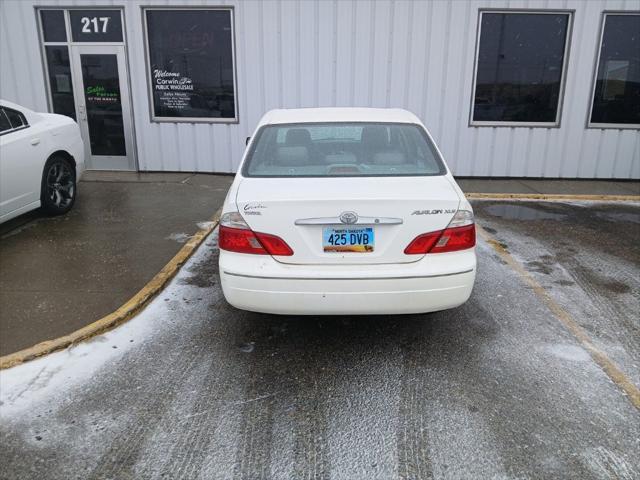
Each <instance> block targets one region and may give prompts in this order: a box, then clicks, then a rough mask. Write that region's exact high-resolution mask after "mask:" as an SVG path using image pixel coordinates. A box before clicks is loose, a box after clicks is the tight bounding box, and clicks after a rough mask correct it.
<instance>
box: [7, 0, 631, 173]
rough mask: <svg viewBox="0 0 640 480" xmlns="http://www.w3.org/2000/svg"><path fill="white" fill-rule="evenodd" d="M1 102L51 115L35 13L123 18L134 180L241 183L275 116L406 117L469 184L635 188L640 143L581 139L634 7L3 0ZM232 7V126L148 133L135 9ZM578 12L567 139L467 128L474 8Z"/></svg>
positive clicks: (578, 0) (527, 0)
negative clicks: (166, 175) (198, 176)
mask: <svg viewBox="0 0 640 480" xmlns="http://www.w3.org/2000/svg"><path fill="white" fill-rule="evenodd" d="M0 2H1V6H0V9H1V11H0V62H1V69H0V70H1V74H0V96H1V97H2V98H5V99H7V100H11V101H15V102H16V103H19V104H22V105H25V106H27V107H30V108H33V109H36V110H41V111H46V110H47V100H46V90H45V83H44V82H45V80H44V74H43V71H42V62H41V54H40V49H39V44H38V34H37V30H36V20H35V9H34V7H35V6H56V5H60V6H77V7H90V6H96V5H100V6H109V5H112V6H124V15H125V28H126V38H127V51H128V61H129V69H130V76H131V90H132V91H131V95H132V99H133V110H134V117H135V118H134V121H135V129H136V143H137V149H138V163H139V168H140V170H167V171H204V172H232V171H235V169H236V167H237V165H238V162H239V160H240V157H241V155H242V152H243V150H244V144H245V143H244V139H245V137H246V136H248V135H250V134H251V132H252V130H253V128H254V127H255V125H256V123H257V121H258V119H259V118H260V117H261V116H262V114H263V113H264V112H265V111H266V110H268V109H271V108H275V107H313V106H373V107H402V108H406V109H408V110H411V111H413V112H415V113H416V114H417V115H418V116H419V117H420V118H422V119H423V121H424V122H425V124H426V125H427V126H428V127H429V129H430V130H431V132H432V133H433V135H434V137H435V138H436V140H437V141H438V144H439V145H440V147H441V149H442V151H443V153H444V155H445V157H446V159H447V162H448V163H449V165H450V166H451V168H452V170H453V172H454V173H455V174H456V175H461V176H530V177H569V178H570V177H583V178H640V132H639V131H638V130H630V129H627V130H622V129H620V130H619V129H606V130H602V129H587V128H585V125H586V120H587V115H588V111H589V108H590V93H591V88H592V81H593V78H592V77H593V72H594V63H595V61H596V53H597V48H598V41H599V38H598V35H599V31H600V23H601V19H602V12H603V11H605V10H637V11H640V0H592V1H583V0H502V1H499V0H496V1H493V0H475V1H444V0H442V1H408V0H387V1H384V0H378V1H375V2H373V1H371V2H369V1H351V0H339V1H338V0H321V1H301V2H298V1H295V0H268V1H257V0H251V1H224V0H222V1H219V2H215V3H212V2H210V1H204V0H203V1H182V2H178V1H166V0H165V1H160V0H155V1H144V0H135V1H120V2H117V1H99V0H89V1H87V0H84V1H79V0H59V1H54V0H40V1H35V0H34V1H31V0H27V1H17V0H0ZM189 4H190V5H198V6H202V5H211V4H214V5H217V6H224V5H232V6H233V7H234V11H235V36H236V59H235V61H236V69H237V77H238V92H237V102H238V112H239V123H238V124H203V123H200V124H189V123H152V122H151V121H150V116H149V111H150V109H149V96H148V92H147V88H148V87H147V81H146V67H145V64H144V45H143V41H144V40H143V32H142V18H141V7H142V6H144V5H153V6H162V5H189ZM481 8H482V9H484V8H527V9H563V10H564V9H568V10H575V14H574V18H573V28H572V32H571V46H570V51H569V64H568V68H567V72H566V75H567V78H566V88H565V95H564V98H563V99H562V101H563V106H562V117H561V124H560V127H559V128H522V127H470V126H469V114H470V103H471V88H472V83H473V78H472V77H473V69H474V60H475V59H474V55H475V43H476V34H477V23H478V10H479V9H481Z"/></svg>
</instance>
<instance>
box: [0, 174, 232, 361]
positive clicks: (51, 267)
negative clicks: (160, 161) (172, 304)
mask: <svg viewBox="0 0 640 480" xmlns="http://www.w3.org/2000/svg"><path fill="white" fill-rule="evenodd" d="M87 180H88V181H82V182H80V184H79V188H78V192H79V193H78V198H77V201H76V203H75V205H74V208H73V209H72V210H71V211H70V212H69V213H68V214H67V215H64V216H61V217H44V216H42V215H41V213H40V212H38V211H36V212H32V213H29V214H26V215H22V216H20V217H18V218H16V219H14V220H11V221H9V222H7V223H4V224H2V225H0V272H2V275H0V305H2V308H1V309H0V356H1V355H6V354H9V353H12V352H15V351H17V350H20V349H22V348H27V347H30V346H32V345H35V344H36V343H39V342H41V341H43V340H48V339H51V338H56V337H59V336H61V335H66V334H68V333H71V332H73V331H74V330H76V329H78V328H81V327H84V326H85V325H87V324H89V323H91V322H93V321H95V320H98V319H99V318H101V317H103V316H104V315H107V314H109V313H111V312H112V311H114V310H116V309H117V308H118V307H120V306H121V305H122V304H123V303H125V302H126V301H127V300H128V299H129V298H131V297H132V296H133V295H134V294H135V293H136V292H137V291H138V290H140V289H141V288H142V287H143V286H144V285H145V284H146V283H147V282H148V281H149V280H151V278H153V276H154V275H155V274H156V273H158V272H159V271H160V270H161V269H162V267H164V265H165V264H166V263H167V262H168V261H169V260H170V259H171V258H172V257H173V256H174V255H175V254H176V253H177V252H178V250H180V248H181V247H182V246H183V244H184V243H185V242H186V241H187V240H188V239H189V236H190V235H193V234H194V233H195V232H196V231H197V230H198V228H199V227H198V224H200V223H201V222H207V221H209V220H210V219H211V217H212V216H213V214H214V213H215V212H216V210H217V209H218V208H219V207H220V205H222V201H223V200H224V197H225V195H226V192H227V189H228V187H229V185H230V184H231V181H232V180H233V177H230V176H214V175H190V174H173V175H172V174H162V175H161V176H158V175H156V174H137V173H136V174H128V175H127V174H122V173H118V174H116V173H108V172H107V173H98V172H88V173H87ZM97 180H99V181H97ZM105 180H106V181H105ZM131 182H136V183H131Z"/></svg>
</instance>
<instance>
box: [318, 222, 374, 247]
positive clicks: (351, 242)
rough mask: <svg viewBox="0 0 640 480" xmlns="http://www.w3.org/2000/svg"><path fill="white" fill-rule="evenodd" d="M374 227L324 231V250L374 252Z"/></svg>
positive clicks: (326, 229)
mask: <svg viewBox="0 0 640 480" xmlns="http://www.w3.org/2000/svg"><path fill="white" fill-rule="evenodd" d="M374 240H375V237H374V234H373V227H363V228H330V227H325V228H323V229H322V248H323V250H324V251H325V252H358V253H367V252H373V246H374V243H375V242H374Z"/></svg>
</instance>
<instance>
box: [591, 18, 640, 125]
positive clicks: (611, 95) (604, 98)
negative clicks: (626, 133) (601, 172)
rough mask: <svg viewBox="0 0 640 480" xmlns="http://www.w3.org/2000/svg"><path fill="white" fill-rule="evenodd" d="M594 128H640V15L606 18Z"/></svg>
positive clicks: (601, 47)
mask: <svg viewBox="0 0 640 480" xmlns="http://www.w3.org/2000/svg"><path fill="white" fill-rule="evenodd" d="M591 124H611V125H615V126H618V125H620V126H625V125H632V126H640V15H638V14H635V15H623V14H606V15H605V17H604V26H603V32H602V44H601V45H600V55H599V59H598V69H597V72H596V82H595V92H594V95H593V107H592V110H591Z"/></svg>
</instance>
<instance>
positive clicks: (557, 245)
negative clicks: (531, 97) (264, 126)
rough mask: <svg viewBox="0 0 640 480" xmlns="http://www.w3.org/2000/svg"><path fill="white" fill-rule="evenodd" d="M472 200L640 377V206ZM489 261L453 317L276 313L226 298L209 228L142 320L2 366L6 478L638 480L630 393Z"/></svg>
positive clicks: (513, 273)
mask: <svg viewBox="0 0 640 480" xmlns="http://www.w3.org/2000/svg"><path fill="white" fill-rule="evenodd" d="M474 206H475V208H476V211H477V212H478V216H479V223H480V224H481V225H483V226H484V228H485V229H486V230H488V231H489V232H492V235H494V236H495V237H497V238H498V239H499V241H501V242H503V243H504V247H505V248H506V249H507V250H508V252H510V254H511V255H513V258H515V259H516V261H517V262H524V263H523V265H525V267H526V268H527V269H528V271H529V272H531V275H533V277H532V278H533V279H534V280H535V281H537V282H540V283H541V285H543V287H544V288H545V292H547V291H548V292H549V295H551V296H552V297H551V298H552V299H554V301H556V302H558V304H560V305H561V306H562V308H563V309H564V311H566V313H567V315H570V316H571V317H572V318H574V319H575V320H576V321H579V322H580V324H581V325H582V327H584V329H585V331H586V332H587V333H588V335H589V336H592V337H593V341H594V342H597V344H598V346H599V347H601V348H602V349H603V350H604V351H605V352H606V354H607V355H608V356H610V358H611V359H612V361H615V362H617V364H618V366H619V367H620V369H621V370H622V371H623V372H624V374H625V375H628V376H629V377H632V378H634V379H637V376H638V363H637V358H638V357H637V356H638V348H637V341H638V336H637V321H638V319H637V315H633V314H634V312H637V309H636V307H637V301H638V291H639V289H638V287H639V279H638V273H639V271H640V265H639V262H638V251H637V246H635V247H634V245H633V244H632V240H633V236H634V235H635V238H637V226H638V223H637V222H638V214H639V208H640V207H639V206H638V205H621V204H615V205H611V204H610V205H586V204H580V205H569V204H553V205H549V204H541V203H526V204H525V203H517V204H515V203H494V202H482V204H480V203H475V204H474ZM523 208H524V210H522V209H523ZM513 216H516V217H517V218H510V217H513ZM523 216H524V217H526V218H523ZM478 254H479V269H478V278H477V283H476V287H475V290H474V293H473V295H472V297H471V299H470V300H469V302H467V303H466V304H465V305H463V306H462V307H460V308H458V309H455V310H451V311H445V312H439V313H435V314H429V315H409V316H400V317H394V316H382V317H327V318H323V317H309V318H304V317H279V316H274V315H260V314H252V313H245V312H240V311H237V310H235V309H233V308H232V307H230V306H228V305H227V304H226V303H225V302H224V300H223V299H222V294H221V291H220V289H219V286H218V277H217V270H216V268H217V267H216V249H215V234H214V235H212V237H210V238H209V239H208V241H207V242H206V243H205V244H203V246H202V247H201V248H200V249H199V251H198V252H197V253H196V254H195V255H194V257H192V259H191V260H190V261H189V263H188V264H187V265H186V266H185V268H184V269H183V270H182V272H181V273H180V274H179V275H178V277H176V278H175V279H174V281H173V282H172V283H171V285H170V286H169V287H168V288H167V289H166V290H165V292H164V293H163V294H162V295H160V296H159V297H158V298H157V299H155V300H154V301H153V303H152V304H151V305H150V306H149V307H148V308H147V309H146V310H144V311H143V312H142V313H141V314H140V315H139V316H138V317H136V318H135V319H133V320H132V321H130V322H129V323H127V324H124V325H123V326H121V327H119V328H118V329H116V330H114V331H112V332H109V333H107V334H105V335H102V336H99V337H96V338H95V339H94V340H93V341H91V342H88V343H85V344H82V345H78V346H75V347H73V348H72V349H70V350H67V351H63V352H58V353H55V354H53V355H50V356H49V357H47V358H43V359H39V360H35V361H33V362H29V363H27V364H24V365H20V366H18V367H15V368H12V369H9V370H5V371H2V372H0V384H1V385H2V388H1V389H0V400H1V401H2V404H1V407H0V419H1V422H0V435H1V436H0V439H1V444H2V448H1V449H0V463H1V464H2V465H3V475H4V476H5V477H6V478H12V479H13V478H20V479H25V478H51V479H71V478H83V479H84V478H89V479H92V478H93V479H96V478H119V479H126V478H207V479H214V478H220V479H223V478H224V479H228V478H236V479H258V478H273V479H290V478H322V479H324V478H332V479H392V478H400V479H422V478H438V479H439V478H452V479H460V478H519V479H524V478H532V479H533V478H535V479H538V478H563V479H604V478H611V479H614V478H615V479H635V478H639V477H640V456H639V455H638V451H639V444H638V442H639V438H638V432H640V415H639V413H638V410H637V408H636V407H635V406H634V405H633V403H632V401H631V399H630V398H629V397H628V396H626V395H625V394H624V393H623V391H622V390H621V389H620V388H619V384H617V383H616V382H614V381H613V380H612V378H611V377H610V376H608V374H607V373H606V372H605V370H603V369H602V368H601V367H600V366H599V365H598V364H597V363H596V362H595V361H594V360H593V358H592V356H591V355H590V353H589V351H587V349H585V348H583V346H582V345H583V344H582V343H580V342H579V341H578V340H577V339H576V337H575V336H574V334H572V333H571V332H570V331H569V330H568V329H567V328H565V326H564V325H563V324H562V323H561V322H560V321H559V320H558V318H557V316H556V315H554V313H553V312H552V311H551V310H550V308H549V303H548V302H545V301H543V299H542V298H541V296H540V294H539V292H538V291H537V289H534V288H532V287H531V284H529V283H527V282H525V281H523V278H522V275H521V274H520V273H519V272H518V271H517V270H516V269H514V268H513V267H512V265H510V264H509V263H508V262H505V261H504V258H503V257H502V256H500V255H498V253H497V252H496V249H495V248H494V246H493V245H492V244H490V243H487V242H486V241H485V240H482V239H480V241H479V243H478ZM543 255H551V256H552V258H547V257H546V256H545V257H543V258H541V257H542V256H543ZM552 260H553V261H552ZM532 262H539V264H538V263H532ZM572 262H574V263H572ZM598 268H600V269H601V270H598ZM547 270H550V271H549V272H548V273H546V272H547ZM585 272H586V273H585ZM623 285H624V286H623ZM630 313H631V316H629V314H630ZM636 385H637V382H636Z"/></svg>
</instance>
